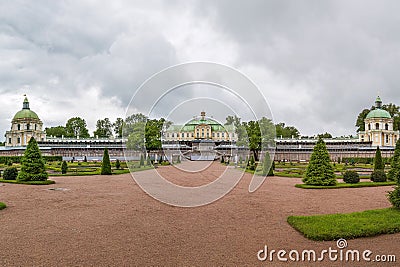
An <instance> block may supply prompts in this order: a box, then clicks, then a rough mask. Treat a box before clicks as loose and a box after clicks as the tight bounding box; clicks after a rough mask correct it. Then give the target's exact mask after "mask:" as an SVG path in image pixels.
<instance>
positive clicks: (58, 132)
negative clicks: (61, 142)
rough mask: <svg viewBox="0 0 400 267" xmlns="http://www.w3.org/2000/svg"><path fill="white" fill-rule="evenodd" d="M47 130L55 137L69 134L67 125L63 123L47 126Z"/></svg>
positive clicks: (47, 133)
mask: <svg viewBox="0 0 400 267" xmlns="http://www.w3.org/2000/svg"><path fill="white" fill-rule="evenodd" d="M45 131H46V135H47V136H55V137H62V136H68V134H67V129H66V127H64V126H61V125H60V126H55V127H50V128H46V129H45Z"/></svg>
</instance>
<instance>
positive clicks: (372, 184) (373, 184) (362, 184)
mask: <svg viewBox="0 0 400 267" xmlns="http://www.w3.org/2000/svg"><path fill="white" fill-rule="evenodd" d="M389 185H396V182H392V181H391V182H359V183H356V184H346V183H337V184H336V185H331V186H328V185H325V186H319V185H306V184H296V185H295V187H297V188H302V189H340V188H360V187H377V186H389Z"/></svg>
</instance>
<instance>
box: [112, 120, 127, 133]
mask: <svg viewBox="0 0 400 267" xmlns="http://www.w3.org/2000/svg"><path fill="white" fill-rule="evenodd" d="M123 126H124V120H123V119H122V118H117V119H116V121H115V122H114V123H113V127H114V133H115V135H116V136H117V137H119V138H121V137H122V128H123Z"/></svg>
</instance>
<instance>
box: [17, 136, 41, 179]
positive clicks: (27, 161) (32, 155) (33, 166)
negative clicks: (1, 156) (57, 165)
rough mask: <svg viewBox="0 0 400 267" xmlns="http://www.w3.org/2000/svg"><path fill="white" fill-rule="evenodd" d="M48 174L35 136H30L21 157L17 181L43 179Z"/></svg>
mask: <svg viewBox="0 0 400 267" xmlns="http://www.w3.org/2000/svg"><path fill="white" fill-rule="evenodd" d="M47 177H48V174H47V172H46V169H45V164H44V161H43V158H42V154H41V153H40V150H39V146H38V144H37V142H36V140H35V138H33V137H31V139H30V140H29V142H28V146H27V147H26V149H25V152H24V156H23V157H22V159H21V171H20V172H19V174H18V177H17V180H19V181H45V180H47Z"/></svg>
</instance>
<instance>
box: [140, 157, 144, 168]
mask: <svg viewBox="0 0 400 267" xmlns="http://www.w3.org/2000/svg"><path fill="white" fill-rule="evenodd" d="M143 166H144V157H143V155H140V167H143Z"/></svg>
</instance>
